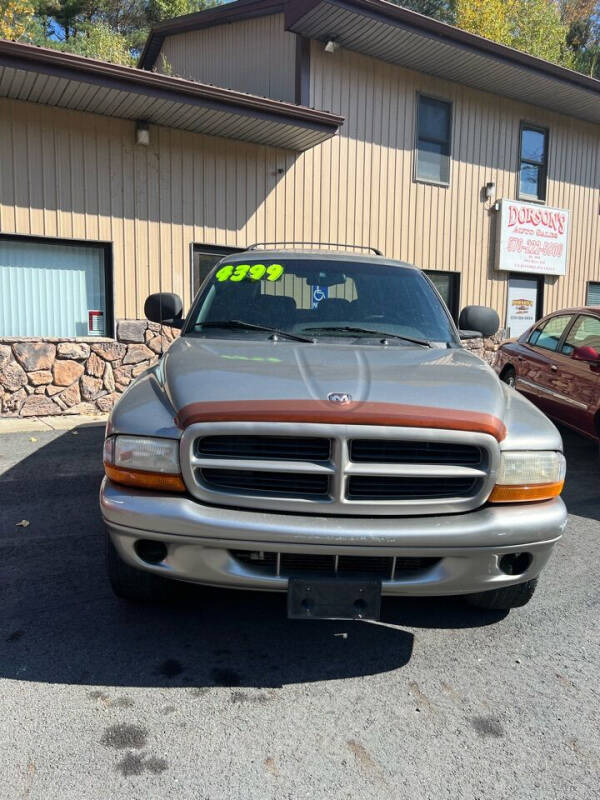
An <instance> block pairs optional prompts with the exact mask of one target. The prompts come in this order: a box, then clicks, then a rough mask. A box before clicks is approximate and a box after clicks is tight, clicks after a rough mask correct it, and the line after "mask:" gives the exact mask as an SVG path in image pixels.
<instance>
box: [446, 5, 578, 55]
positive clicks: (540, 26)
mask: <svg viewBox="0 0 600 800" xmlns="http://www.w3.org/2000/svg"><path fill="white" fill-rule="evenodd" d="M456 24H457V25H458V26H459V27H460V28H463V29H464V30H467V31H470V32H471V33H477V34H479V35H480V36H485V37H486V38H487V39H492V40H494V41H496V42H501V43H502V44H506V45H509V46H510V47H515V48H516V49H517V50H523V51H524V52H527V53H530V54H531V55H534V56H538V57H539V58H544V59H546V60H547V61H553V62H554V63H556V64H562V65H564V66H572V64H573V57H572V52H571V50H570V49H569V47H568V44H567V33H568V28H567V25H566V24H565V23H564V22H563V20H562V19H561V15H560V8H559V5H558V3H557V2H555V0H456Z"/></svg>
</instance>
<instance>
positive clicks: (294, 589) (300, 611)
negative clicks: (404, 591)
mask: <svg viewBox="0 0 600 800" xmlns="http://www.w3.org/2000/svg"><path fill="white" fill-rule="evenodd" d="M287 598H288V604H287V605H288V608H287V610H288V617H289V618H290V619H375V620H377V619H379V617H380V614H381V581H380V580H377V579H375V578H370V577H369V578H362V577H356V578H339V577H338V578H323V577H315V578H311V577H308V578H293V577H292V578H290V579H289V581H288V595H287Z"/></svg>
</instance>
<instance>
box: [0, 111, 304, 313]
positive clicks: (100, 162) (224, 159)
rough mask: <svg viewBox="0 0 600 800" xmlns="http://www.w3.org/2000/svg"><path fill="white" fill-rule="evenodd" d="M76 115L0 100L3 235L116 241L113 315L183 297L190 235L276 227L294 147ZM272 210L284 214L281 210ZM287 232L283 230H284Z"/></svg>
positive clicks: (251, 236) (208, 238)
mask: <svg viewBox="0 0 600 800" xmlns="http://www.w3.org/2000/svg"><path fill="white" fill-rule="evenodd" d="M150 140H151V143H150V146H149V147H143V146H138V145H136V144H135V124H134V123H133V122H129V121H125V120H114V119H108V118H104V117H100V116H97V115H92V114H85V113H81V112H76V111H63V110H58V109H49V108H44V107H42V106H39V105H35V104H32V103H25V102H21V101H17V100H0V153H1V154H2V156H1V158H0V232H1V233H17V234H24V235H33V236H44V237H52V238H54V237H56V238H64V239H81V240H88V241H106V242H112V244H113V260H114V267H113V272H114V296H115V316H116V317H117V318H136V317H138V318H141V317H143V305H144V299H145V297H146V295H147V294H148V293H149V292H151V291H158V290H161V289H162V290H165V291H175V292H178V293H179V294H180V295H181V296H182V297H183V298H184V302H185V305H186V306H188V305H189V303H190V299H191V298H190V290H191V254H190V246H191V244H192V243H193V242H198V243H205V244H208V245H211V244H215V245H222V246H225V245H231V246H234V247H242V246H245V245H246V244H247V243H248V242H250V241H255V240H257V239H258V240H262V241H265V240H267V239H268V240H272V239H274V238H275V237H276V236H280V237H281V236H283V235H285V228H284V216H285V212H284V211H283V209H284V208H285V190H284V188H283V180H282V175H280V174H279V172H278V170H279V169H282V170H283V171H284V174H288V175H289V176H290V180H291V181H292V183H291V184H290V185H292V186H293V174H294V159H295V156H294V154H292V153H290V152H288V151H281V150H274V149H272V148H266V147H262V146H259V145H253V144H246V143H238V142H233V141H231V140H226V139H219V138H216V137H208V136H202V135H199V134H193V133H187V132H184V131H177V130H171V129H168V128H158V127H154V126H151V127H150ZM278 209H281V211H278ZM290 234H291V230H290Z"/></svg>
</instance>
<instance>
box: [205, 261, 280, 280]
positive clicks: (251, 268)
mask: <svg viewBox="0 0 600 800" xmlns="http://www.w3.org/2000/svg"><path fill="white" fill-rule="evenodd" d="M284 271H285V270H284V268H283V266H282V265H281V264H270V265H269V266H268V267H266V266H265V265H264V264H226V265H225V266H224V267H221V269H220V270H218V271H217V274H216V276H215V277H216V279H217V281H219V283H225V281H231V282H232V283H239V282H240V281H244V280H246V281H260V280H263V278H264V279H266V280H268V281H278V280H280V279H281V278H282V277H283V273H284Z"/></svg>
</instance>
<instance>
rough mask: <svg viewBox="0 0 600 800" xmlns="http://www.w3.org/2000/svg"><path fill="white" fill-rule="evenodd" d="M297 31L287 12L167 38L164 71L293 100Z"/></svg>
mask: <svg viewBox="0 0 600 800" xmlns="http://www.w3.org/2000/svg"><path fill="white" fill-rule="evenodd" d="M295 63H296V35H295V34H293V33H288V32H287V31H284V29H283V14H272V15H270V16H267V17H258V18H257V19H250V20H244V21H241V22H236V23H234V24H231V23H229V24H227V25H215V26H213V27H210V28H206V29H204V30H199V31H191V32H189V33H180V34H177V35H175V36H168V37H167V38H166V39H165V41H164V43H163V46H162V48H161V51H160V54H159V56H158V59H157V61H156V68H157V70H158V71H159V72H168V73H169V74H173V75H178V76H179V77H181V78H190V79H192V80H196V81H201V82H202V83H214V84H217V85H218V86H224V87H226V88H228V89H239V90H240V91H243V92H250V93H251V94H257V95H260V96H262V97H271V98H273V99H275V100H288V101H290V102H292V103H293V102H294V95H295Z"/></svg>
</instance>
